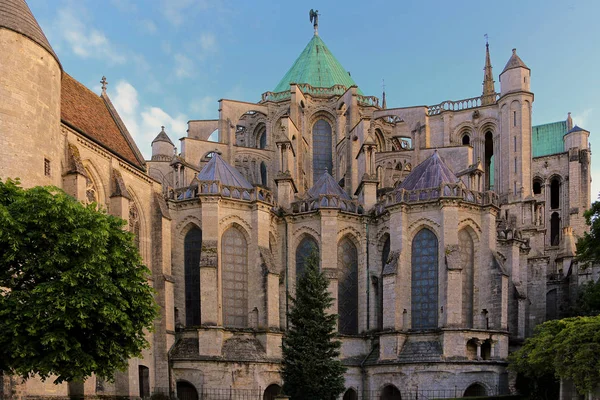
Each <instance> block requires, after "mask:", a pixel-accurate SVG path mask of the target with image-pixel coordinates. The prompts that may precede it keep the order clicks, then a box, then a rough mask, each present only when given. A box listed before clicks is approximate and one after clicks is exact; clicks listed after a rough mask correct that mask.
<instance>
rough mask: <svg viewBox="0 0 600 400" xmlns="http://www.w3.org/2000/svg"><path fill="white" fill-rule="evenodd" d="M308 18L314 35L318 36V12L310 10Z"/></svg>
mask: <svg viewBox="0 0 600 400" xmlns="http://www.w3.org/2000/svg"><path fill="white" fill-rule="evenodd" d="M308 16H309V18H310V22H312V23H313V26H314V27H315V35H318V34H319V10H313V9H312V8H311V9H310V11H309V13H308Z"/></svg>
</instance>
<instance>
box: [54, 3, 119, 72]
mask: <svg viewBox="0 0 600 400" xmlns="http://www.w3.org/2000/svg"><path fill="white" fill-rule="evenodd" d="M56 26H57V29H55V31H56V32H60V33H61V35H62V38H61V39H62V40H64V41H65V42H67V43H68V45H69V47H70V48H71V51H73V53H75V54H76V55H78V56H79V57H81V58H96V59H101V60H103V61H106V62H107V63H108V64H111V65H114V64H124V63H125V61H126V57H125V56H124V55H123V54H120V53H119V52H118V51H117V50H116V49H115V47H114V45H113V44H112V43H111V42H110V41H109V40H108V38H107V37H106V36H105V35H104V33H102V32H100V31H98V30H96V29H93V28H89V27H87V26H86V25H84V23H83V22H82V21H81V19H80V18H79V17H78V16H76V15H75V14H74V13H73V11H72V10H71V9H67V8H63V9H61V10H59V11H58V18H57V20H56Z"/></svg>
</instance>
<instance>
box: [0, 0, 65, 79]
mask: <svg viewBox="0 0 600 400" xmlns="http://www.w3.org/2000/svg"><path fill="white" fill-rule="evenodd" d="M0 28H6V29H10V30H11V31H14V32H17V33H20V34H21V35H24V36H27V37H28V38H29V39H31V40H33V41H34V42H36V43H37V44H39V45H40V46H42V47H43V48H44V49H46V50H47V51H48V52H49V53H50V54H52V57H54V59H55V60H56V62H57V63H58V65H59V66H60V61H59V60H58V56H57V55H56V53H54V50H52V46H50V42H48V39H47V38H46V35H44V32H43V31H42V28H40V25H39V24H38V22H37V21H36V19H35V17H34V16H33V14H32V13H31V10H30V9H29V6H27V3H25V0H1V1H0ZM61 69H62V67H61Z"/></svg>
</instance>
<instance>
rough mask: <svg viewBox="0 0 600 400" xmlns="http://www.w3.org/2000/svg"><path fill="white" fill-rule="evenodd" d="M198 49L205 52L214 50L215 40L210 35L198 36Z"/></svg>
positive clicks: (213, 36)
mask: <svg viewBox="0 0 600 400" xmlns="http://www.w3.org/2000/svg"><path fill="white" fill-rule="evenodd" d="M200 47H202V50H205V51H212V50H215V49H216V47H217V38H216V37H215V35H213V34H212V33H203V34H201V35H200Z"/></svg>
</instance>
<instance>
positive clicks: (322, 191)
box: [305, 171, 352, 200]
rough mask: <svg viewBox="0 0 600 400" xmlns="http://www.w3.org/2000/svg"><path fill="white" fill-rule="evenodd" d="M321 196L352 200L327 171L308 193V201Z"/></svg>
mask: <svg viewBox="0 0 600 400" xmlns="http://www.w3.org/2000/svg"><path fill="white" fill-rule="evenodd" d="M321 195H328V196H338V197H340V198H341V199H345V200H352V199H351V198H350V196H348V193H346V192H344V189H342V188H341V187H340V185H338V183H337V182H336V181H335V179H334V178H333V176H331V175H329V173H328V172H327V171H325V172H324V173H323V175H321V177H320V178H319V179H318V180H317V182H316V183H315V184H314V185H313V187H311V188H310V189H309V190H308V192H306V195H305V197H306V198H307V199H318V198H319V196H321Z"/></svg>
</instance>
